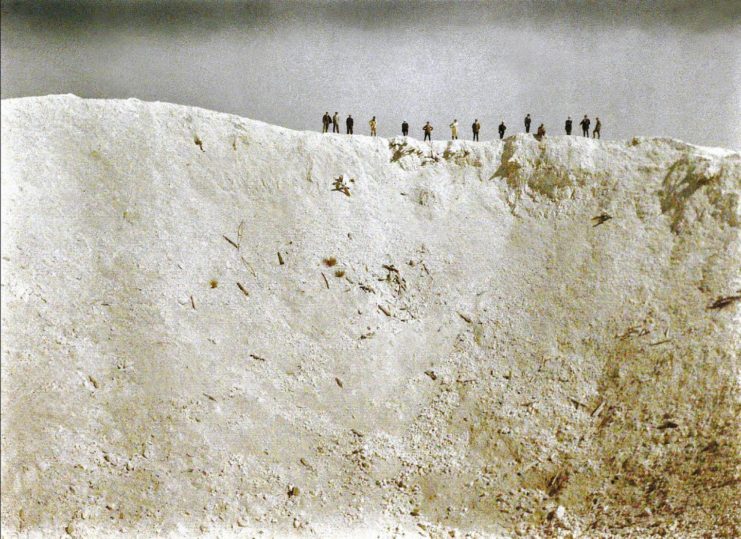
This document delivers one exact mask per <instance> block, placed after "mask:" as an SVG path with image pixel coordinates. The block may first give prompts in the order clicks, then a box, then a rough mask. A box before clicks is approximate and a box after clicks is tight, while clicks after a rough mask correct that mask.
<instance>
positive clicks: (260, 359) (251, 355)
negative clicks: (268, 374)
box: [250, 354, 266, 361]
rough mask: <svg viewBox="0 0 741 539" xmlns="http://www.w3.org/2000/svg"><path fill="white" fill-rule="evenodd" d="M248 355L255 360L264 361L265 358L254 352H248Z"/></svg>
mask: <svg viewBox="0 0 741 539" xmlns="http://www.w3.org/2000/svg"><path fill="white" fill-rule="evenodd" d="M250 357H251V358H252V359H256V360H257V361H266V359H265V358H264V357H260V356H258V355H255V354H250Z"/></svg>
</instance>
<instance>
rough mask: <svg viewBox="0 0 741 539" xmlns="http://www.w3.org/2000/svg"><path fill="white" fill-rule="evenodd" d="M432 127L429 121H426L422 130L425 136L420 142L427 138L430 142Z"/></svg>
mask: <svg viewBox="0 0 741 539" xmlns="http://www.w3.org/2000/svg"><path fill="white" fill-rule="evenodd" d="M432 129H433V127H432V126H431V125H430V122H427V123H426V124H425V125H424V127H423V128H422V131H424V132H425V138H424V139H423V140H422V142H424V141H425V140H429V141H430V142H432Z"/></svg>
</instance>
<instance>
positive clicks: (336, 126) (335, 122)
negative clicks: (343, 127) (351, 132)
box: [332, 111, 340, 133]
mask: <svg viewBox="0 0 741 539" xmlns="http://www.w3.org/2000/svg"><path fill="white" fill-rule="evenodd" d="M339 132H340V113H339V112H336V111H335V113H334V116H332V133H339Z"/></svg>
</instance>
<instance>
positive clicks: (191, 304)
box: [190, 294, 196, 311]
mask: <svg viewBox="0 0 741 539" xmlns="http://www.w3.org/2000/svg"><path fill="white" fill-rule="evenodd" d="M190 306H191V307H193V310H194V311H195V309H196V300H195V299H193V295H192V294H191V296H190Z"/></svg>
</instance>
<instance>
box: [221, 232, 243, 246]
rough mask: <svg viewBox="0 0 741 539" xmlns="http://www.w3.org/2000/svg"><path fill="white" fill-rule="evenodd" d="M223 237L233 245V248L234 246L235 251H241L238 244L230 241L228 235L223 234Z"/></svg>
mask: <svg viewBox="0 0 741 539" xmlns="http://www.w3.org/2000/svg"><path fill="white" fill-rule="evenodd" d="M221 237H222V238H224V239H225V240H226V241H228V242H229V243H230V244H231V245H232V246H233V247H234V248H235V249H239V245H237V244H236V243H234V242H233V241H232V240H230V239H229V238H228V237H227V236H226V234H222V235H221Z"/></svg>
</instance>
